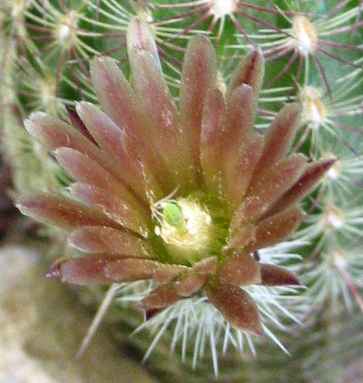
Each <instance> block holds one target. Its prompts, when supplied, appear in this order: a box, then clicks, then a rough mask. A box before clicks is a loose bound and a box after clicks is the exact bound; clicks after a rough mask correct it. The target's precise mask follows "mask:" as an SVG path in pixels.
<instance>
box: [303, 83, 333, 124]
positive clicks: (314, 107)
mask: <svg viewBox="0 0 363 383" xmlns="http://www.w3.org/2000/svg"><path fill="white" fill-rule="evenodd" d="M299 97H300V100H301V104H302V108H303V112H302V115H303V120H304V122H306V123H308V124H310V126H311V128H313V129H317V128H319V127H320V126H321V125H323V124H324V122H325V120H326V118H327V115H328V111H327V108H326V106H325V105H324V103H323V101H322V98H321V93H320V91H319V90H318V89H316V88H314V87H312V86H305V87H304V88H302V90H301V91H300V96H299Z"/></svg>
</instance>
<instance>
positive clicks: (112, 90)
mask: <svg viewBox="0 0 363 383" xmlns="http://www.w3.org/2000/svg"><path fill="white" fill-rule="evenodd" d="M91 78H92V83H93V86H94V88H95V91H96V94H97V98H98V100H99V102H100V104H101V106H102V109H103V111H104V112H106V113H107V115H109V116H110V117H111V118H112V120H113V121H114V122H115V123H116V125H117V126H118V127H120V129H121V130H124V131H125V132H126V135H125V137H126V140H125V147H126V149H127V152H128V153H130V156H132V157H133V158H138V159H141V160H142V162H143V165H144V173H145V174H146V177H147V179H153V178H156V179H157V180H158V181H160V179H159V178H158V177H157V174H154V173H153V174H151V173H152V172H151V169H159V167H161V164H160V160H159V159H158V154H157V153H155V152H154V151H153V147H152V146H151V145H149V143H150V142H152V134H151V133H152V132H149V131H148V129H147V128H146V127H145V124H144V122H143V121H142V118H141V116H140V111H139V106H138V101H137V99H136V97H135V94H134V91H133V90H132V88H131V86H130V85H129V83H128V82H127V80H126V79H125V77H124V75H123V74H122V72H121V71H120V69H119V68H118V66H117V64H116V61H115V60H113V59H111V58H109V57H97V58H95V59H94V60H93V61H92V63H91Z"/></svg>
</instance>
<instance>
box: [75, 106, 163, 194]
mask: <svg viewBox="0 0 363 383" xmlns="http://www.w3.org/2000/svg"><path fill="white" fill-rule="evenodd" d="M77 112H78V114H79V116H80V117H81V119H82V121H83V122H84V123H85V124H86V126H87V129H88V130H89V132H90V133H91V134H92V136H93V138H94V139H95V140H96V142H97V144H98V145H99V146H100V148H101V149H102V150H104V151H105V153H107V155H108V156H111V157H112V160H113V161H115V163H116V164H117V166H118V168H119V170H120V171H119V175H120V177H121V178H122V180H123V181H124V182H125V183H126V184H128V185H130V186H131V187H132V189H133V190H134V191H135V192H136V193H137V194H138V196H139V197H141V198H145V185H144V179H143V174H142V169H141V167H140V163H139V161H138V158H135V157H133V156H132V155H130V153H129V152H128V151H127V148H126V147H125V133H124V131H122V130H120V129H119V127H117V126H116V124H115V123H114V122H113V121H112V120H111V119H110V118H109V117H108V116H107V115H106V114H105V113H103V112H102V111H101V110H100V109H98V108H97V107H96V106H94V105H92V104H90V103H86V102H82V103H80V104H78V105H77ZM154 187H155V188H157V187H158V186H157V185H155V186H154Z"/></svg>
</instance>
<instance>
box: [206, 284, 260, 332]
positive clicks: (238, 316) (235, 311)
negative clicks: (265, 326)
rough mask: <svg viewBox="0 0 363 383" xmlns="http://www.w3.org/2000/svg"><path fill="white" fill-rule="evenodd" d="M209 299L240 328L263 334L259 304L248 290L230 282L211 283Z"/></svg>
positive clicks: (225, 316)
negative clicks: (257, 304)
mask: <svg viewBox="0 0 363 383" xmlns="http://www.w3.org/2000/svg"><path fill="white" fill-rule="evenodd" d="M206 293H207V296H208V300H209V301H210V303H212V304H213V305H214V306H215V307H216V308H217V309H218V310H219V311H220V312H221V313H222V314H223V316H224V318H225V319H226V320H227V321H228V322H230V323H231V324H232V326H235V327H237V328H238V329H241V330H244V331H247V332H250V333H252V334H254V335H262V333H263V330H262V325H261V321H260V316H259V314H258V310H257V306H256V304H255V303H254V301H253V300H252V298H251V297H250V296H249V295H248V293H247V292H245V291H243V290H241V288H240V287H238V286H233V285H229V284H209V285H207V287H206Z"/></svg>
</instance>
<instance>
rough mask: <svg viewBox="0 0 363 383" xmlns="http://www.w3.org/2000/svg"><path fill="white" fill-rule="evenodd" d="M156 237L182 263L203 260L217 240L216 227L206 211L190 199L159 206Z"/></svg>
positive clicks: (155, 211) (156, 205) (156, 215)
mask: <svg viewBox="0 0 363 383" xmlns="http://www.w3.org/2000/svg"><path fill="white" fill-rule="evenodd" d="M153 215H154V217H155V219H156V221H157V225H156V226H155V234H156V235H158V236H160V237H161V238H162V240H163V241H164V243H165V245H166V247H167V249H168V251H169V253H170V254H171V255H172V256H173V257H174V258H177V259H178V261H188V262H193V261H195V260H197V259H200V258H203V257H204V256H206V255H208V254H206V253H207V252H208V249H209V248H210V246H211V243H212V241H213V231H214V226H213V223H212V218H211V216H210V214H209V212H208V211H207V209H206V208H204V207H203V206H201V205H200V204H199V203H198V202H196V201H194V200H190V199H187V198H179V199H177V200H172V199H169V200H163V201H160V202H158V203H156V204H155V206H154V208H153Z"/></svg>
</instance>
